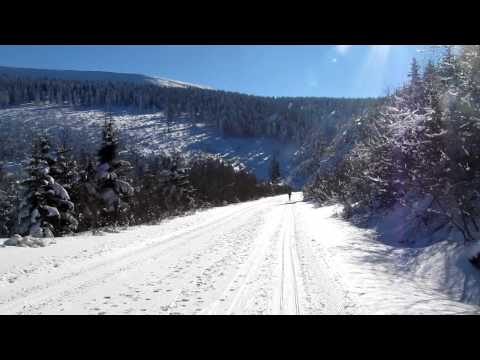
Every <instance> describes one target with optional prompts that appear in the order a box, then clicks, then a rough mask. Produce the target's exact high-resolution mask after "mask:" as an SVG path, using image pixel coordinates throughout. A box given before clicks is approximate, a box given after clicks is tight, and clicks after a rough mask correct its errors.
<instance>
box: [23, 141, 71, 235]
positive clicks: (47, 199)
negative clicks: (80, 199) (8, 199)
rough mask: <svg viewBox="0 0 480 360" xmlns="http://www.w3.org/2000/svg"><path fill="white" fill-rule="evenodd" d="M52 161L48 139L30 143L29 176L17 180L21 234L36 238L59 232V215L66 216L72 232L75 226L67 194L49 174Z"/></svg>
mask: <svg viewBox="0 0 480 360" xmlns="http://www.w3.org/2000/svg"><path fill="white" fill-rule="evenodd" d="M54 164H55V159H54V158H53V157H52V156H51V154H50V144H49V141H48V139H47V138H46V137H44V136H41V137H39V138H38V139H37V140H36V141H35V143H34V145H33V151H32V157H31V160H30V164H29V166H28V168H27V172H28V175H29V177H28V178H27V179H25V180H23V181H22V182H21V186H22V188H23V194H22V197H21V203H20V209H19V214H18V227H17V232H18V233H20V234H22V235H31V236H33V237H39V238H43V237H53V236H55V235H62V234H63V231H64V229H65V226H61V219H62V218H65V219H68V224H69V225H68V226H69V227H70V229H71V230H72V231H73V230H75V229H76V223H75V221H74V220H75V219H72V218H71V216H70V215H71V212H72V211H73V209H74V205H73V203H72V202H71V201H70V196H69V195H68V192H67V191H66V190H65V188H64V187H63V186H62V185H60V184H59V183H57V182H56V181H55V179H54V178H53V177H52V176H51V175H50V169H51V167H52V166H53V165H54ZM62 213H63V216H62Z"/></svg>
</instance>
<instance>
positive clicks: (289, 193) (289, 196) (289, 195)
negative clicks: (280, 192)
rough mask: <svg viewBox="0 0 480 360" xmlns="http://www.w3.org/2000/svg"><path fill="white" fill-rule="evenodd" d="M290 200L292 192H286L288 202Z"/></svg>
mask: <svg viewBox="0 0 480 360" xmlns="http://www.w3.org/2000/svg"><path fill="white" fill-rule="evenodd" d="M291 198H292V190H288V201H290V199H291Z"/></svg>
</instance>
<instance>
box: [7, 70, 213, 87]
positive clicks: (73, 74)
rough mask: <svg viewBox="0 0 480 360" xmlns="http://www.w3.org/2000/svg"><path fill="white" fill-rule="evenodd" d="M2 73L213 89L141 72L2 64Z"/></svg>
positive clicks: (31, 76)
mask: <svg viewBox="0 0 480 360" xmlns="http://www.w3.org/2000/svg"><path fill="white" fill-rule="evenodd" d="M0 74H6V75H13V76H18V77H28V78H32V79H39V78H49V79H60V80H80V81H119V82H130V83H135V84H155V85H159V86H163V87H175V88H199V89H212V88H211V87H208V86H201V85H195V84H190V83H186V82H182V81H177V80H171V79H165V78H159V77H151V76H146V75H140V74H127V73H114V72H106V71H79V70H50V69H28V68H17V67H7V66H0Z"/></svg>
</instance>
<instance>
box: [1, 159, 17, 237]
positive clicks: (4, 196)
mask: <svg viewBox="0 0 480 360" xmlns="http://www.w3.org/2000/svg"><path fill="white" fill-rule="evenodd" d="M16 197H17V191H16V186H15V180H14V176H13V175H12V174H11V173H9V172H7V171H5V170H4V167H3V164H2V163H1V162H0V237H4V236H9V235H11V234H10V233H11V230H12V228H13V225H14V223H15V219H14V217H15V205H16V204H15V203H16Z"/></svg>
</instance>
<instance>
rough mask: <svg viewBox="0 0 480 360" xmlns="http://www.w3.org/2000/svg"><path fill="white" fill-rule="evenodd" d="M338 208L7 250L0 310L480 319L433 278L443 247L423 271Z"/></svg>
mask: <svg viewBox="0 0 480 360" xmlns="http://www.w3.org/2000/svg"><path fill="white" fill-rule="evenodd" d="M337 211H338V207H335V206H331V207H323V208H317V207H315V206H314V205H312V204H309V203H306V202H303V201H302V194H301V193H294V194H293V196H292V200H291V201H288V197H287V195H282V196H276V197H270V198H264V199H260V200H256V201H251V202H246V203H242V204H235V205H229V206H224V207H218V208H212V209H208V210H203V211H198V212H197V213H195V214H192V215H188V216H183V217H177V218H173V219H170V220H166V221H163V222H162V223H160V224H158V225H148V226H147V225H145V226H136V227H131V228H128V229H124V230H121V231H120V232H118V233H104V234H103V236H94V235H90V234H82V235H79V236H74V237H65V238H58V239H56V243H54V244H51V245H49V246H47V247H42V248H23V247H4V248H0V313H1V314H467V313H478V311H479V308H478V306H477V305H474V304H467V303H466V302H462V301H464V300H465V299H461V298H457V295H458V294H456V293H455V291H453V292H451V293H448V294H447V292H445V291H443V290H444V289H442V288H441V286H440V282H439V280H438V278H437V277H436V276H433V274H434V273H438V272H441V271H442V269H441V268H440V267H441V266H442V265H441V264H440V263H439V261H438V259H437V258H436V257H432V260H429V259H430V257H428V256H427V255H428V253H429V251H433V250H434V251H435V252H438V251H442V249H438V248H435V249H433V250H432V249H430V248H425V249H423V250H422V251H423V252H421V253H416V254H415V255H411V257H410V258H409V259H410V260H412V259H413V256H416V258H418V257H422V256H423V257H426V258H425V259H422V264H428V265H429V267H428V269H427V268H425V267H423V268H422V269H421V271H420V270H418V269H417V270H416V269H415V267H414V266H407V265H408V261H405V256H406V255H408V254H407V253H403V252H402V251H403V250H402V249H398V248H391V247H389V246H388V245H384V244H382V243H379V242H378V241H376V240H375V236H374V235H375V234H374V233H373V232H372V231H367V230H363V229H359V228H356V227H354V226H353V225H351V224H349V223H347V222H344V221H343V220H340V219H339V218H338V217H337V216H336V212H337ZM402 255H404V256H402ZM402 259H403V260H402ZM437 263H438V264H439V265H438V266H440V267H439V268H435V266H436V264H437ZM402 264H403V266H399V265H402ZM452 274H453V273H452ZM456 274H457V275H456V276H461V275H460V274H463V272H461V271H460V270H458V272H457V273H456ZM477 285H478V283H477ZM463 290H465V288H463ZM471 300H472V299H470V301H471Z"/></svg>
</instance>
